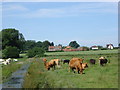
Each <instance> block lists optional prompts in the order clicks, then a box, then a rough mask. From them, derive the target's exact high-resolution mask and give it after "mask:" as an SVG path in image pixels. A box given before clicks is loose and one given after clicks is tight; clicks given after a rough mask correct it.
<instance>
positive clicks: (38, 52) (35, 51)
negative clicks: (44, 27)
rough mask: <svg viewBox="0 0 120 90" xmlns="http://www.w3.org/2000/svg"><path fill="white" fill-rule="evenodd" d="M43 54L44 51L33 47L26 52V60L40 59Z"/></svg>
mask: <svg viewBox="0 0 120 90" xmlns="http://www.w3.org/2000/svg"><path fill="white" fill-rule="evenodd" d="M44 53H45V51H44V50H43V49H42V48H39V47H34V48H32V49H30V50H28V53H27V56H28V58H31V57H35V56H38V57H41V56H44Z"/></svg>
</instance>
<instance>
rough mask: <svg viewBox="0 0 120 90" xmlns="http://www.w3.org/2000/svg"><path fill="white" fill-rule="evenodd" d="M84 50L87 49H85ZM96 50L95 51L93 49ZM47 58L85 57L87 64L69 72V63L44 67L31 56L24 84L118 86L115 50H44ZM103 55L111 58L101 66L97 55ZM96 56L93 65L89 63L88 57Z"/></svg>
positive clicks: (32, 85)
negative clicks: (82, 72)
mask: <svg viewBox="0 0 120 90" xmlns="http://www.w3.org/2000/svg"><path fill="white" fill-rule="evenodd" d="M85 52H86V53H85ZM95 52H96V53H95ZM46 54H47V55H48V56H47V57H45V58H47V59H48V61H49V60H51V59H54V58H59V59H71V58H72V57H79V58H84V59H85V60H84V62H88V66H89V67H88V68H87V69H86V70H84V73H85V74H83V75H80V74H78V73H73V72H68V64H62V65H61V68H60V69H58V68H57V69H56V70H50V71H47V70H45V68H44V64H43V61H42V58H44V57H42V58H34V61H33V62H32V63H31V66H30V67H29V69H28V73H27V74H26V77H25V81H24V88H118V55H117V50H112V51H111V50H109V51H92V52H88V51H84V52H54V53H53V52H52V53H50V52H49V53H46ZM101 55H102V56H105V57H106V58H107V59H108V60H110V62H109V63H108V64H107V65H106V66H103V67H102V66H100V65H99V63H98V58H99V57H100V56H101ZM91 58H93V59H96V60H97V63H96V64H95V65H90V64H89V59H91Z"/></svg>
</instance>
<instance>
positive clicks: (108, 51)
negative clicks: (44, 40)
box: [45, 49, 118, 56]
mask: <svg viewBox="0 0 120 90" xmlns="http://www.w3.org/2000/svg"><path fill="white" fill-rule="evenodd" d="M114 53H118V50H117V49H116V50H97V51H72V52H46V53H45V54H46V55H49V56H50V55H51V56H53V55H81V54H82V55H83V54H85V55H86V54H87V55H88V54H97V55H98V54H114Z"/></svg>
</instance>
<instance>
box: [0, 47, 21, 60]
mask: <svg viewBox="0 0 120 90" xmlns="http://www.w3.org/2000/svg"><path fill="white" fill-rule="evenodd" d="M2 57H3V58H18V57H19V50H18V48H17V47H12V46H7V47H6V48H5V49H4V50H3V55H2Z"/></svg>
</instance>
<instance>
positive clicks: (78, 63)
mask: <svg viewBox="0 0 120 90" xmlns="http://www.w3.org/2000/svg"><path fill="white" fill-rule="evenodd" d="M83 61H84V59H81V58H72V59H71V60H69V59H66V60H62V59H52V60H50V61H47V59H46V58H43V62H44V66H45V68H46V69H47V70H50V68H52V69H53V70H55V67H56V66H57V67H58V68H60V67H61V66H62V65H63V64H65V63H67V64H68V66H69V72H70V71H71V70H72V71H73V72H74V73H75V70H76V72H78V74H83V71H84V70H85V68H88V63H83ZM89 62H90V64H96V60H95V59H90V60H89ZM107 62H108V60H107V59H106V58H105V57H100V58H99V64H100V65H101V66H104V65H105V64H106V63H107Z"/></svg>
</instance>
